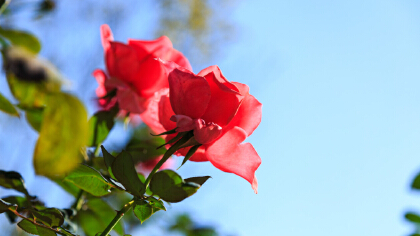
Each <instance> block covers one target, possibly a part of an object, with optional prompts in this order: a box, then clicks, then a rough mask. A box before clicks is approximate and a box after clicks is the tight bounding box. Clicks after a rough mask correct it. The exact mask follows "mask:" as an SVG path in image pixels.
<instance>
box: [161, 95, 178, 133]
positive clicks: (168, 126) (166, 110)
mask: <svg viewBox="0 0 420 236" xmlns="http://www.w3.org/2000/svg"><path fill="white" fill-rule="evenodd" d="M173 115H175V113H174V111H173V110H172V107H171V101H170V99H169V89H168V93H166V94H162V95H161V97H160V99H159V122H160V123H161V124H162V126H163V127H164V128H165V131H167V130H172V129H175V128H176V123H175V122H173V121H171V117H172V116H173Z"/></svg>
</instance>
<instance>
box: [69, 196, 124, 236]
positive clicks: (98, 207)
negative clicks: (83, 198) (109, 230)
mask: <svg viewBox="0 0 420 236" xmlns="http://www.w3.org/2000/svg"><path fill="white" fill-rule="evenodd" d="M86 206H87V209H85V208H82V210H81V211H80V212H79V213H78V214H77V216H76V218H75V219H76V221H77V222H78V223H79V224H80V226H81V227H82V229H83V231H84V232H85V234H86V235H87V236H95V235H96V234H97V233H98V232H102V231H103V230H104V229H105V228H106V226H107V225H108V224H109V222H111V221H112V219H113V218H114V217H115V214H116V213H115V211H114V210H113V209H112V208H111V207H110V206H109V205H108V204H107V203H106V202H104V201H103V200H102V199H100V198H93V199H89V200H88V202H87V204H86ZM114 231H115V232H116V233H118V234H119V235H123V234H124V227H123V224H122V222H121V221H120V222H118V224H117V225H116V226H115V228H114Z"/></svg>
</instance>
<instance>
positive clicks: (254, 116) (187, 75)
mask: <svg viewBox="0 0 420 236" xmlns="http://www.w3.org/2000/svg"><path fill="white" fill-rule="evenodd" d="M160 62H161V63H162V65H164V66H165V67H166V69H167V71H168V81H169V90H167V89H165V90H161V91H160V92H159V94H157V95H156V96H155V99H154V100H153V102H151V103H150V106H154V109H150V110H154V111H155V112H154V115H155V122H149V125H150V126H151V128H152V129H153V130H154V131H155V132H161V131H165V130H172V129H175V128H176V131H177V132H186V131H191V130H192V131H193V133H194V139H195V140H194V142H195V143H198V144H201V146H200V147H199V148H198V150H197V151H196V152H195V153H194V154H193V155H192V156H191V158H190V159H189V160H191V161H210V162H211V163H212V164H213V165H214V166H215V167H216V168H218V169H220V170H222V171H225V172H230V173H234V174H236V175H238V176H241V177H243V178H244V179H246V180H247V181H248V182H250V183H251V185H252V188H253V189H254V191H255V192H257V188H258V183H257V179H256V177H255V171H256V170H257V168H258V167H259V165H260V164H261V158H260V157H259V155H258V153H257V152H256V151H255V149H254V148H253V146H252V144H250V143H242V142H243V141H244V140H245V139H246V138H247V137H248V136H250V135H251V134H252V133H253V131H254V130H255V129H256V128H257V126H258V125H259V124H260V122H261V115H262V113H261V108H262V104H261V103H260V102H259V101H258V100H257V99H255V97H253V96H252V95H250V94H249V87H248V86H247V85H245V84H241V83H237V82H229V81H228V80H227V79H226V78H225V77H224V76H223V74H222V72H221V71H220V69H219V67H217V66H210V67H208V68H206V69H204V70H202V71H201V72H200V73H198V74H197V75H195V74H194V73H193V72H191V71H190V70H188V69H187V68H183V67H181V66H179V65H177V64H176V63H173V62H168V61H164V60H160ZM175 135H176V134H171V135H167V136H166V140H171V139H172V138H174V136H175ZM187 152H188V148H182V149H180V150H178V155H183V156H185V155H186V154H187Z"/></svg>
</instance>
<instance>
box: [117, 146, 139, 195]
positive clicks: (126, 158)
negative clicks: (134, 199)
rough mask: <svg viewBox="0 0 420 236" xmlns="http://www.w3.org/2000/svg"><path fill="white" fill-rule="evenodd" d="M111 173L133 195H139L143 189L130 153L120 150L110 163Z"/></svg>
mask: <svg viewBox="0 0 420 236" xmlns="http://www.w3.org/2000/svg"><path fill="white" fill-rule="evenodd" d="M111 168H112V173H113V174H114V176H115V178H116V179H117V180H118V181H119V182H120V183H121V184H122V185H124V187H125V188H126V190H127V191H128V192H130V193H132V194H133V195H135V196H141V195H142V194H143V191H144V188H145V186H144V184H143V183H142V182H141V181H140V179H139V177H138V176H137V172H136V169H135V168H134V162H133V159H132V157H131V155H130V154H129V153H128V152H126V151H122V152H121V153H120V154H119V155H118V156H117V157H116V158H115V160H114V162H113V163H112V166H111Z"/></svg>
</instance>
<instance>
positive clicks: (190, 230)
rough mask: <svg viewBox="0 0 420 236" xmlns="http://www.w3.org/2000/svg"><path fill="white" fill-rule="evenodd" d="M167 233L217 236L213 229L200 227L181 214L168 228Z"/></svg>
mask: <svg viewBox="0 0 420 236" xmlns="http://www.w3.org/2000/svg"><path fill="white" fill-rule="evenodd" d="M169 231H176V232H179V233H182V234H183V235H185V236H217V235H218V234H217V232H216V230H215V229H214V228H213V227H209V226H207V227H201V226H197V225H196V223H195V222H194V221H193V220H192V219H191V218H190V217H189V216H188V215H187V214H182V215H179V216H178V217H177V218H176V222H175V223H174V224H173V225H171V226H170V227H169Z"/></svg>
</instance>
